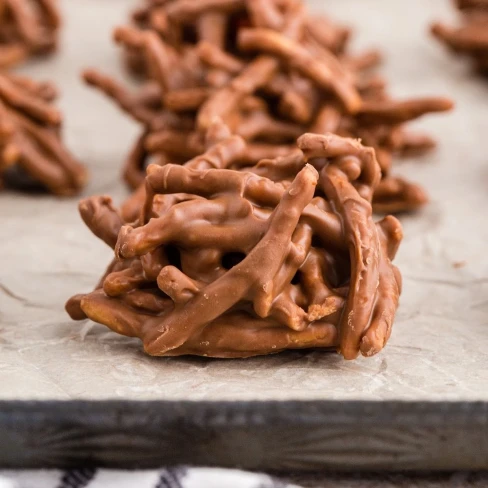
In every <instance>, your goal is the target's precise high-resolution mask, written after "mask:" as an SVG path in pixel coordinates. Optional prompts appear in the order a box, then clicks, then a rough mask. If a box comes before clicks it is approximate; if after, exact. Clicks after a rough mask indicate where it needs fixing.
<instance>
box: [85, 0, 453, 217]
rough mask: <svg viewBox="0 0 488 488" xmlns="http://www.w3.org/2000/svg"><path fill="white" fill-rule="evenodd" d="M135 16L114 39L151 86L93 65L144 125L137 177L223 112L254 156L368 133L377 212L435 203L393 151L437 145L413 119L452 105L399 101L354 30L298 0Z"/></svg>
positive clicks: (105, 87) (227, 2) (181, 154)
mask: <svg viewBox="0 0 488 488" xmlns="http://www.w3.org/2000/svg"><path fill="white" fill-rule="evenodd" d="M134 19H135V24H136V26H133V27H122V28H118V29H117V30H116V31H115V39H116V41H117V42H119V43H120V44H122V45H123V46H124V47H125V51H126V56H127V59H128V60H129V64H130V66H131V68H132V69H133V70H135V71H137V72H139V73H143V74H144V75H145V76H146V79H147V81H146V82H145V83H144V85H143V86H142V88H141V89H140V90H139V91H137V92H135V93H132V92H130V91H128V90H127V89H126V88H125V87H123V86H121V85H120V84H119V83H117V82H116V81H115V80H114V79H113V78H111V77H107V76H104V75H103V74H101V73H99V72H97V71H94V70H89V71H87V72H86V73H85V79H86V81H87V82H88V83H90V84H91V85H95V86H97V87H98V88H100V89H101V90H102V91H104V92H105V93H106V94H107V95H109V96H110V97H112V98H113V99H114V100H115V101H116V102H117V103H118V104H119V105H120V106H121V107H122V109H124V110H125V111H126V112H128V113H129V114H130V115H131V116H132V117H133V118H134V119H135V120H137V121H139V122H140V123H141V125H142V126H143V130H142V133H141V136H140V137H139V138H138V140H137V141H136V143H135V145H134V148H133V150H132V152H131V154H130V156H129V158H128V160H127V163H126V165H125V171H124V174H125V178H126V180H127V181H128V183H129V184H130V185H131V187H133V188H136V187H137V186H138V185H139V184H140V182H141V181H142V180H143V178H144V170H145V167H146V166H147V164H148V161H150V160H152V159H153V158H154V156H157V159H158V160H163V161H171V162H172V163H182V162H184V161H186V160H187V159H188V158H191V157H194V156H196V155H198V154H200V153H201V152H202V150H203V141H202V134H204V132H205V130H206V129H207V128H208V127H209V124H210V123H211V121H212V120H213V118H214V117H216V116H218V117H220V118H221V119H222V120H223V121H225V123H226V124H227V125H228V126H229V127H230V129H231V131H232V132H233V133H234V134H237V135H240V136H242V137H243V138H244V139H245V140H246V141H247V142H248V143H249V153H252V154H253V155H254V156H255V159H256V160H257V159H260V158H267V157H270V158H273V157H277V156H279V155H283V154H287V153H288V152H289V151H290V148H291V147H292V146H293V143H294V141H295V140H296V138H297V137H299V136H300V135H301V134H303V133H305V132H312V133H318V134H324V133H326V132H333V133H336V134H338V135H341V136H343V137H352V138H358V139H361V140H362V142H363V143H364V144H365V145H367V146H370V147H373V148H374V149H375V151H376V155H377V158H378V161H379V163H380V166H381V170H382V180H381V182H380V184H379V185H378V187H377V189H376V192H375V195H374V199H373V204H374V208H375V210H376V211H378V212H383V213H389V212H402V211H410V210H415V209H416V208H418V207H420V206H421V205H423V204H424V203H425V202H426V201H427V196H426V194H425V192H424V191H423V190H422V189H421V188H420V187H419V186H418V185H416V184H413V183H410V182H408V181H406V180H404V179H402V178H398V177H395V176H393V175H392V174H391V167H392V160H393V158H394V157H396V156H405V155H413V154H415V155H419V154H422V153H424V152H426V151H428V150H430V149H431V148H432V147H434V146H435V142H434V141H433V140H432V139H431V138H430V137H429V136H427V135H425V134H422V133H415V132H411V131H409V130H408V129H407V128H406V122H408V121H410V120H413V119H416V118H418V117H420V116H422V115H424V114H427V113H432V112H440V111H445V110H448V109H450V108H451V106H452V104H451V102H450V101H449V100H447V99H445V98H438V97H434V98H419V99H410V100H401V101H399V100H395V99H392V98H391V97H390V96H389V95H388V94H387V91H386V82H385V80H383V79H382V78H381V77H379V76H377V75H374V74H371V73H370V69H371V68H372V67H374V65H376V64H377V63H378V61H379V54H378V53H377V52H367V53H364V54H361V55H354V54H351V53H350V52H349V50H348V49H347V47H348V45H347V41H348V39H349V37H350V32H349V30H347V29H346V28H344V27H341V26H337V25H335V24H334V23H332V22H331V21H330V20H329V19H327V18H323V17H317V16H309V15H307V13H306V11H305V7H304V4H303V2H302V1H298V0H272V1H269V0H246V1H244V0H203V1H199V2H192V1H187V0H169V1H149V2H146V5H145V6H144V7H143V8H141V9H140V10H138V11H136V13H135V14H134Z"/></svg>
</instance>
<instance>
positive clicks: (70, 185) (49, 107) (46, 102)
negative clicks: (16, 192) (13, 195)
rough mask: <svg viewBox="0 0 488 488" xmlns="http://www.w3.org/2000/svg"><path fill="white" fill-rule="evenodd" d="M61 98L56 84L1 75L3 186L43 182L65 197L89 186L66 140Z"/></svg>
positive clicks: (0, 182)
mask: <svg viewBox="0 0 488 488" xmlns="http://www.w3.org/2000/svg"><path fill="white" fill-rule="evenodd" d="M55 98H56V89H55V87H54V86H53V85H52V84H50V83H38V82H35V81H33V80H31V79H29V78H24V77H21V76H18V75H10V74H6V73H0V187H2V186H9V187H10V186H11V187H15V188H28V187H31V186H36V185H40V186H41V187H43V188H44V189H47V190H48V191H50V192H52V193H54V194H55V195H63V196H64V195H72V194H74V193H77V192H78V191H79V190H81V188H82V187H83V185H84V183H85V180H86V172H85V169H84V167H83V166H82V165H81V164H79V163H78V162H77V161H76V160H75V159H74V158H73V156H72V155H71V154H70V153H69V152H68V151H67V149H66V148H65V147H64V145H63V143H62V142H61V122H62V116H61V113H60V112H59V111H58V110H57V109H56V107H55V106H54V105H53V103H52V102H53V100H54V99H55Z"/></svg>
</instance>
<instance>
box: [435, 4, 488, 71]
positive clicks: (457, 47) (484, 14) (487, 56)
mask: <svg viewBox="0 0 488 488" xmlns="http://www.w3.org/2000/svg"><path fill="white" fill-rule="evenodd" d="M456 4H457V7H458V8H459V10H460V12H461V16H462V18H461V25H460V26H459V27H450V26H448V25H446V24H443V23H440V22H437V23H434V24H432V26H431V31H432V34H434V36H435V37H437V39H439V40H440V41H441V42H443V43H444V44H445V45H446V46H447V47H448V48H449V49H450V50H451V51H453V52H454V53H457V54H463V55H465V56H469V57H471V59H472V60H473V65H474V67H475V69H476V70H477V71H478V72H480V73H481V74H484V75H488V2H487V1H486V0H457V1H456Z"/></svg>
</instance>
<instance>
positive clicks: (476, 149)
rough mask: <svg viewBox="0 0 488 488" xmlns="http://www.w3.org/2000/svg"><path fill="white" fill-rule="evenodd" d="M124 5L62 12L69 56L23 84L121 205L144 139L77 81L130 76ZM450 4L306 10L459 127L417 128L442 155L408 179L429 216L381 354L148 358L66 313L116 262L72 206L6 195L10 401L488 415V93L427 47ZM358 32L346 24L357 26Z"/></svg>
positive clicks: (351, 4)
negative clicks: (125, 166)
mask: <svg viewBox="0 0 488 488" xmlns="http://www.w3.org/2000/svg"><path fill="white" fill-rule="evenodd" d="M131 5H133V2H132V1H129V0H83V1H74V0H64V1H63V8H64V13H65V17H66V28H65V30H64V34H63V35H64V39H63V43H62V51H61V52H60V54H59V55H58V56H56V57H54V58H52V59H50V60H49V61H47V62H35V63H31V64H29V65H28V66H26V67H23V68H22V70H21V71H22V72H24V73H28V74H31V75H32V76H35V77H36V78H38V79H42V78H47V79H54V80H56V81H57V83H59V85H60V87H61V89H62V92H63V97H62V99H61V101H60V105H61V107H62V108H63V110H64V111H65V118H66V127H65V134H66V141H67V144H68V146H69V147H70V148H71V149H72V151H73V152H74V153H75V154H76V155H77V157H78V158H79V159H80V160H82V161H84V162H85V163H86V164H87V165H88V167H89V168H90V171H91V175H92V178H91V183H90V185H89V187H88V188H87V189H86V190H85V193H84V194H85V195H90V194H101V193H104V194H110V195H112V196H114V198H115V200H116V202H120V201H121V200H122V199H123V198H124V197H125V196H126V195H127V190H126V189H125V187H124V185H123V184H122V183H121V181H120V179H119V168H120V165H121V162H122V160H123V158H124V157H125V155H126V154H127V151H128V149H129V147H130V145H131V144H132V142H133V141H134V138H135V136H136V134H137V133H138V127H137V125H135V124H134V123H132V122H131V121H130V120H128V119H127V118H124V117H123V116H121V115H120V112H119V111H118V110H117V109H116V108H115V107H114V106H113V105H112V104H111V103H110V102H109V101H107V100H106V99H105V98H104V97H103V96H102V95H101V94H99V93H96V92H94V91H93V90H91V89H89V88H86V87H85V86H83V84H82V83H81V81H80V78H79V72H80V70H81V69H82V68H83V67H88V66H91V67H98V68H101V69H103V70H104V71H105V72H111V73H113V74H115V75H117V76H119V77H122V78H123V77H124V76H125V75H124V74H123V71H122V69H121V66H120V63H119V52H118V50H117V48H116V47H115V46H113V45H112V43H111V35H110V30H111V28H112V27H113V26H115V25H117V24H120V23H122V22H123V21H124V20H125V18H126V16H127V11H128V10H129V8H130V7H131ZM450 7H451V6H450V2H448V1H446V0H409V1H408V2H402V1H399V0H398V1H397V0H341V1H328V2H322V1H320V0H316V1H315V2H311V8H315V9H318V10H320V9H325V10H326V11H328V12H330V13H331V14H332V15H333V16H335V17H336V18H338V19H348V22H349V23H352V24H353V25H356V26H357V27H358V36H357V42H356V46H357V47H358V48H360V47H365V48H366V47H369V46H381V47H382V48H383V49H384V51H385V55H386V63H385V65H384V67H383V72H384V73H385V75H386V76H387V77H388V78H389V80H390V82H391V87H392V88H391V90H392V92H393V94H394V95H396V96H398V97H402V96H411V95H447V96H451V97H453V98H454V99H455V100H456V102H457V108H456V111H455V112H454V113H453V114H451V115H446V116H444V115H442V116H432V117H428V118H426V119H425V120H421V121H420V122H419V123H418V124H417V125H418V126H419V127H422V128H425V129H427V130H429V131H430V132H431V133H432V134H434V135H435V136H436V137H437V138H438V140H439V142H440V147H439V150H438V151H437V152H435V153H434V154H432V155H431V156H428V157H426V158H424V159H422V160H418V161H407V162H405V163H400V164H399V165H398V166H397V171H398V173H402V174H405V175H408V176H409V177H411V178H412V179H414V180H416V181H419V182H421V183H422V184H424V185H425V186H426V187H427V188H428V189H429V191H430V195H431V199H432V201H431V203H430V205H429V206H428V207H427V208H426V209H425V210H424V211H422V212H420V213H419V214H417V215H415V216H413V217H406V218H403V224H404V230H405V241H404V244H403V246H402V248H401V251H400V253H399V256H398V260H397V263H398V265H399V266H400V268H401V270H402V272H403V276H404V293H403V296H402V301H401V308H400V310H399V313H398V317H397V320H396V324H395V326H394V332H393V336H392V338H391V341H390V343H389V345H388V346H387V348H386V350H385V351H384V352H382V353H381V354H379V355H378V356H376V357H374V358H371V359H359V360H357V361H353V362H346V361H344V360H343V359H341V358H340V357H339V356H337V355H335V354H327V353H323V352H312V353H303V352H290V353H284V354H280V355H277V356H271V357H264V358H256V359H248V360H226V361H225V360H205V359H200V358H176V359H175V358H156V359H155V358H150V357H147V356H145V355H144V354H143V352H142V349H141V347H140V344H139V342H138V341H137V340H133V339H127V338H123V337H119V336H117V335H116V334H114V333H112V332H110V331H109V330H108V329H106V328H104V327H102V326H100V325H94V324H91V323H88V322H83V323H73V322H71V321H70V319H69V318H68V317H67V315H66V314H65V312H64V310H63V305H64V302H65V300H66V299H67V298H68V297H69V296H71V295H72V294H74V293H78V292H84V291H89V290H90V289H91V287H92V286H93V285H94V284H95V282H96V281H97V279H98V278H99V276H100V274H101V272H102V271H103V269H104V267H105V266H106V264H107V263H108V261H109V259H110V253H111V252H110V249H108V248H107V247H106V246H105V245H104V244H103V243H102V242H101V241H98V240H97V239H96V238H95V237H93V236H92V235H91V234H90V232H89V231H88V230H87V229H86V228H85V227H84V225H83V223H82V221H81V219H80V218H79V217H78V214H77V209H76V207H77V199H76V198H75V199H68V200H58V199H56V198H53V197H49V196H27V195H21V194H14V193H11V192H2V193H1V194H0V399H78V398H88V399H106V398H127V399H194V400H203V399H205V400H218V399H227V400H235V399H249V400H252V399H277V400H283V399H374V400H382V399H427V400H457V399H465V400H481V399H483V400H488V245H487V243H488V217H487V211H488V82H483V81H482V80H480V79H476V78H475V77H473V76H470V72H469V69H468V68H467V65H466V64H465V63H463V62H462V61H459V60H454V59H453V58H452V57H450V56H448V55H447V53H446V52H445V51H444V50H443V49H442V48H441V47H440V46H438V45H437V43H435V42H434V41H433V40H432V39H430V38H429V37H428V35H427V34H426V30H427V26H428V23H429V21H431V20H433V19H436V18H441V19H446V20H451V19H452V18H453V12H452V11H451V10H450ZM351 19H352V20H351Z"/></svg>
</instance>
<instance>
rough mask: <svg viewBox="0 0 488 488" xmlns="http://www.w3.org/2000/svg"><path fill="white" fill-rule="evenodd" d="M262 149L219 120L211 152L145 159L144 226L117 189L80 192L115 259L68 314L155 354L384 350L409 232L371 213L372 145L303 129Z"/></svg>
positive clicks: (375, 175)
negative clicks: (282, 144)
mask: <svg viewBox="0 0 488 488" xmlns="http://www.w3.org/2000/svg"><path fill="white" fill-rule="evenodd" d="M269 59H272V58H269ZM263 62H264V61H263ZM253 151H254V147H253V143H246V141H245V140H244V138H243V137H242V136H240V135H232V134H231V131H230V130H229V129H228V127H227V126H226V125H225V124H223V123H222V122H221V121H220V120H219V119H216V118H214V119H213V121H212V122H211V123H209V128H208V129H207V131H206V137H205V141H204V152H203V153H202V154H201V155H198V156H196V157H195V158H193V159H192V160H190V161H188V162H187V163H185V164H182V165H175V164H164V165H156V164H151V165H150V166H149V167H148V169H147V176H146V178H145V188H146V196H145V199H144V202H143V204H142V206H141V207H142V210H141V212H140V217H139V219H138V221H137V222H136V223H133V224H131V225H126V224H125V222H124V220H123V218H122V217H121V215H120V214H119V213H118V212H117V210H116V209H114V207H113V206H112V203H111V200H110V198H108V197H92V198H89V199H87V200H84V201H82V202H81V203H80V212H81V215H82V217H83V219H84V221H85V223H86V224H87V225H88V227H89V228H90V229H91V230H92V232H93V233H94V234H95V235H96V236H98V237H99V238H101V239H102V240H103V241H105V242H106V243H107V244H108V245H109V246H111V247H112V248H113V249H114V252H115V259H114V261H113V262H112V264H111V265H110V266H109V268H108V270H107V272H106V273H105V275H104V276H103V278H102V279H101V281H100V283H99V285H98V287H97V289H96V290H95V291H93V292H92V293H88V294H87V295H78V296H75V297H73V298H72V299H71V300H70V301H69V302H68V304H67V310H68V312H69V314H70V315H71V317H72V318H74V319H83V318H87V317H89V318H90V319H92V320H94V321H96V322H99V323H102V324H105V325H106V326H108V327H109V328H111V329H112V330H114V331H116V332H118V333H120V334H124V335H127V336H134V337H139V338H140V339H141V340H142V341H143V343H144V347H145V350H146V352H147V353H149V354H151V355H155V356H177V355H183V354H193V355H202V356H209V357H248V356H254V355H261V354H269V353H277V352H280V351H282V350H285V349H300V348H337V349H338V350H339V351H340V353H341V354H342V355H343V356H344V357H345V358H348V359H353V358H355V357H356V356H357V355H358V354H359V353H361V354H363V355H365V356H370V355H373V354H375V353H377V352H378V351H380V350H381V349H382V348H383V346H384V345H385V343H386V341H387V340H388V338H389V335H390V332H391V327H392V323H393V319H394V316H395V312H396V309H397V305H398V298H399V293H400V287H401V279H400V275H399V272H398V270H397V269H396V268H395V266H393V265H392V263H391V260H392V259H393V258H394V256H395V253H396V251H397V248H398V245H399V243H400V241H401V239H402V230H401V227H400V224H399V222H398V221H397V220H396V219H395V218H394V217H391V216H389V217H386V218H385V219H383V220H382V221H381V222H379V223H376V224H375V223H374V221H373V219H372V206H371V200H372V196H373V193H374V191H375V189H376V187H377V185H378V184H379V182H380V173H381V171H380V166H379V164H378V162H377V160H376V157H375V152H374V150H373V149H372V148H368V147H365V146H363V145H362V144H361V143H360V142H358V141H357V140H353V139H348V138H342V137H339V136H336V135H332V134H325V135H317V134H305V135H303V136H301V137H300V138H299V139H298V147H296V146H295V148H293V149H290V150H289V151H288V153H286V154H284V155H283V156H279V157H277V158H271V159H262V160H259V159H258V158H256V157H255V155H254V154H253Z"/></svg>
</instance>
